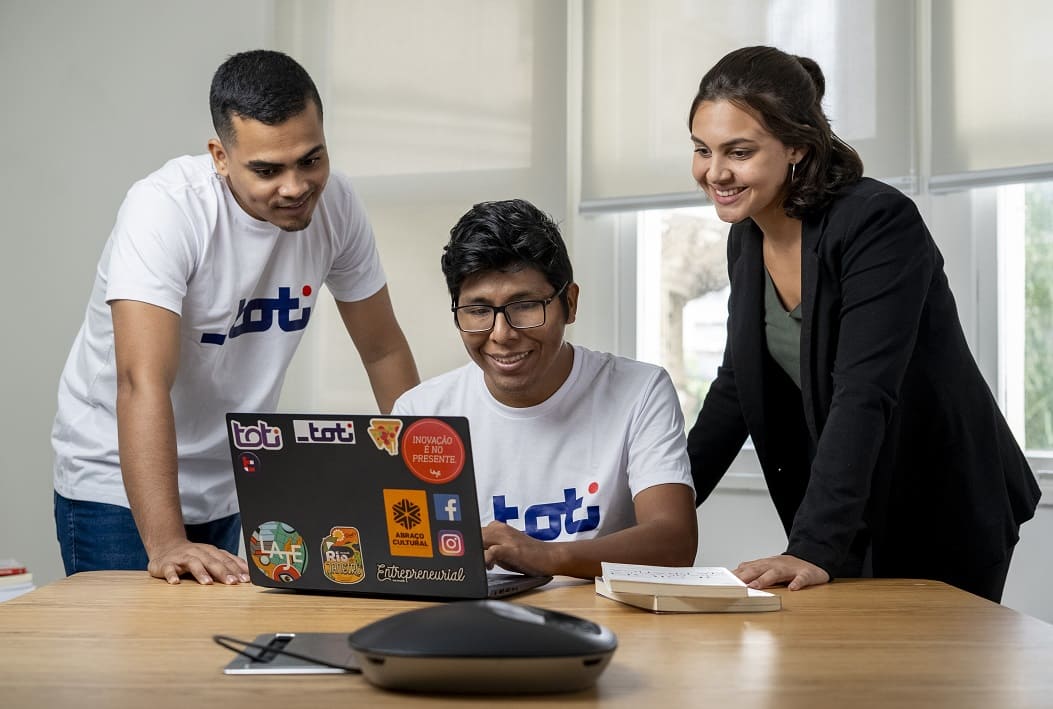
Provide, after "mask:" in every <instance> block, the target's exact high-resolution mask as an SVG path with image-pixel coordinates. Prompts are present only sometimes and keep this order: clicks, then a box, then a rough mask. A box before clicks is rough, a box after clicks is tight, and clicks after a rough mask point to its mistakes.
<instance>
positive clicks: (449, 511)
mask: <svg viewBox="0 0 1053 709" xmlns="http://www.w3.org/2000/svg"><path fill="white" fill-rule="evenodd" d="M433 498H434V499H435V519H440V520H442V521H444V522H460V521H461V496H460V495H433Z"/></svg>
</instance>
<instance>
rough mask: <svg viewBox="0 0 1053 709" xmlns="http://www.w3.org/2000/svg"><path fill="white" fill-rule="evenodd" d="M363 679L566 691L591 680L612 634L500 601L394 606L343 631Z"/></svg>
mask: <svg viewBox="0 0 1053 709" xmlns="http://www.w3.org/2000/svg"><path fill="white" fill-rule="evenodd" d="M348 641H349V642H350V644H351V649H352V652H353V653H354V655H355V659H356V660H357V661H358V665H359V667H360V668H361V669H362V674H364V675H365V677H366V679H367V680H368V681H369V682H371V683H372V684H375V685H377V686H379V687H384V688H385V689H397V690H405V691H418V692H458V693H461V692H464V693H500V694H508V693H512V692H533V693H537V692H570V691H577V690H581V689H586V688H588V687H591V686H592V685H594V684H595V683H596V680H597V678H598V677H599V676H600V673H602V672H603V670H604V669H605V668H606V667H607V663H608V662H610V659H611V656H612V655H613V654H614V650H615V648H617V647H618V640H617V638H616V637H615V636H614V633H612V632H611V631H610V630H608V629H607V628H604V627H603V626H602V625H597V624H596V623H593V622H592V621H589V620H586V619H584V618H579V617H577V616H573V615H568V614H566V613H559V612H557V611H551V610H547V609H544V608H535V607H533V606H525V605H520V604H517V603H508V602H505V601H492V600H484V601H460V602H452V603H446V604H443V605H437V606H431V607H429V608H421V609H418V610H413V611H407V612H405V613H399V614H397V615H393V616H391V617H389V618H385V619H383V620H379V621H377V622H375V623H371V624H370V625H367V626H365V627H363V628H360V629H359V630H357V631H355V632H354V633H352V634H351V635H350V636H349V637H348Z"/></svg>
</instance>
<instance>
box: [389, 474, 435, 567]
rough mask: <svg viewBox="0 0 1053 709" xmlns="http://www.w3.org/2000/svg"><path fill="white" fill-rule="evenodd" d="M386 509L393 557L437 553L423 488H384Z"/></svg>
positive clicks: (428, 555)
mask: <svg viewBox="0 0 1053 709" xmlns="http://www.w3.org/2000/svg"><path fill="white" fill-rule="evenodd" d="M384 511H385V516H386V517H387V520H388V547H389V548H390V549H391V555H392V556H427V557H431V556H434V554H432V547H431V524H430V523H429V522H428V496H427V495H426V494H425V493H424V491H423V490H384Z"/></svg>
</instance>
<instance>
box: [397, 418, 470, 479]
mask: <svg viewBox="0 0 1053 709" xmlns="http://www.w3.org/2000/svg"><path fill="white" fill-rule="evenodd" d="M402 460H403V461H405V463H406V467H407V468H409V469H410V472H411V473H413V474H414V475H416V476H417V477H418V478H420V479H421V480H423V481H424V482H427V483H434V484H436V485H441V484H443V483H448V482H450V481H451V480H453V479H455V478H456V477H457V476H458V475H460V474H461V470H462V469H463V468H464V442H463V441H462V440H461V437H460V436H459V435H457V431H454V430H453V428H452V427H451V426H450V424H448V423H446V422H445V421H440V420H439V419H420V420H419V421H414V422H413V423H411V424H410V425H409V426H407V427H406V433H405V434H403V436H402Z"/></svg>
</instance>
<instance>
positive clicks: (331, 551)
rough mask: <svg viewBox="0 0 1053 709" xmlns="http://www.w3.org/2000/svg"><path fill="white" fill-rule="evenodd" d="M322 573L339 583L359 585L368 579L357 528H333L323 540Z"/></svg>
mask: <svg viewBox="0 0 1053 709" xmlns="http://www.w3.org/2000/svg"><path fill="white" fill-rule="evenodd" d="M322 573H323V574H325V576H326V578H328V579H329V580H330V581H336V582H337V583H358V582H359V581H361V580H362V579H364V578H365V577H366V566H365V562H364V560H363V558H362V539H361V537H360V536H359V534H358V529H356V528H355V527H333V528H332V529H331V530H330V531H329V536H328V537H326V538H325V539H323V540H322Z"/></svg>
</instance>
